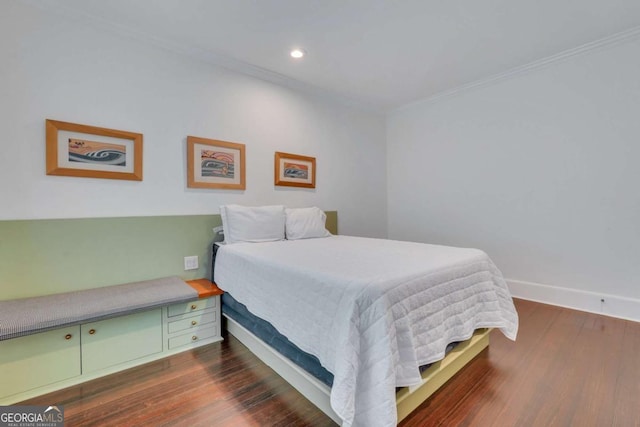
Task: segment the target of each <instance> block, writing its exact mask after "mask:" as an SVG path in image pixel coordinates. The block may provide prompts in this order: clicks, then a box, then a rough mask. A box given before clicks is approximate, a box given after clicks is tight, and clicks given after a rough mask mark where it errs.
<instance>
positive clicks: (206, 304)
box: [167, 297, 218, 317]
mask: <svg viewBox="0 0 640 427" xmlns="http://www.w3.org/2000/svg"><path fill="white" fill-rule="evenodd" d="M217 299H218V298H217V297H213V298H206V299H197V300H194V301H191V302H185V303H182V304H174V305H170V306H169V307H168V309H167V315H168V316H169V317H174V316H179V315H181V314H186V313H192V312H195V311H198V310H204V309H207V308H215V307H216V305H217V304H216V301H217Z"/></svg>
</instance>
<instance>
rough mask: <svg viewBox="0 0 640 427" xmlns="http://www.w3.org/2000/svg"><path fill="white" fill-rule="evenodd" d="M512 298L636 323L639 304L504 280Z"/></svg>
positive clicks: (595, 294) (627, 299) (638, 320)
mask: <svg viewBox="0 0 640 427" xmlns="http://www.w3.org/2000/svg"><path fill="white" fill-rule="evenodd" d="M507 284H508V285H509V290H510V291H511V294H512V295H513V296H514V297H515V298H521V299H525V300H529V301H536V302H541V303H544V304H551V305H557V306H560V307H566V308H572V309H574V310H580V311H586V312H589V313H596V314H602V315H604V316H611V317H617V318H619V319H625V320H631V321H634V322H640V300H638V299H634V298H626V297H621V296H617V295H609V294H604V293H596V292H589V291H581V290H577V289H569V288H562V287H559V286H550V285H543V284H540V283H533V282H525V281H522V280H511V279H507Z"/></svg>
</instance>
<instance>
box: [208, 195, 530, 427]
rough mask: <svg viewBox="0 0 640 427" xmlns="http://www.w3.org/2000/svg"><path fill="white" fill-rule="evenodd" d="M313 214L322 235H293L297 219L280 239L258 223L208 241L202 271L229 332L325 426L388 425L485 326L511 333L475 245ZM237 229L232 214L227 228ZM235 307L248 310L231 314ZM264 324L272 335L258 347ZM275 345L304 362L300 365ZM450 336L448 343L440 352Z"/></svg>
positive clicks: (491, 270)
mask: <svg viewBox="0 0 640 427" xmlns="http://www.w3.org/2000/svg"><path fill="white" fill-rule="evenodd" d="M276 210H277V209H276ZM278 212H279V211H278ZM285 212H286V213H288V211H285V210H283V213H285ZM314 212H315V214H314V215H316V217H317V221H320V220H321V221H322V229H323V230H320V229H319V227H317V226H311V229H314V230H315V231H312V232H311V233H309V232H308V231H309V229H310V228H309V224H306V225H305V226H304V227H302V228H303V232H302V233H301V234H296V233H294V232H293V230H296V229H297V228H300V227H297V226H299V224H296V221H293V222H292V223H291V224H290V223H289V221H288V219H289V216H288V215H285V218H284V219H283V221H284V222H285V223H284V224H283V225H286V227H284V228H285V229H286V230H292V233H291V234H287V233H286V231H284V233H285V237H293V238H289V239H288V240H283V239H276V240H274V239H273V237H274V236H276V237H278V236H279V232H276V233H273V236H267V237H265V236H264V230H265V227H262V226H261V227H257V228H256V230H259V232H258V234H259V235H258V236H257V238H256V239H255V240H257V241H251V240H246V239H244V237H243V238H241V239H240V240H237V239H232V238H229V239H226V240H228V243H229V244H224V245H216V247H215V250H214V264H213V268H212V272H213V280H214V281H215V282H216V283H217V285H218V286H219V287H220V288H221V289H223V290H225V292H227V294H228V297H226V298H225V303H223V313H224V315H225V317H226V318H227V327H228V330H229V332H230V333H232V334H233V335H234V336H236V337H237V338H238V339H240V341H242V342H243V343H244V344H245V345H247V346H248V347H249V349H250V350H252V351H253V352H254V353H256V355H257V356H258V357H260V358H261V359H263V360H264V361H265V362H266V363H267V364H269V365H270V366H271V367H272V368H274V370H276V372H278V373H279V374H280V375H282V376H283V377H284V378H285V379H286V380H287V381H289V382H290V383H292V385H294V387H296V388H297V389H298V390H300V391H301V392H302V393H303V394H304V395H305V396H306V397H307V398H309V399H310V400H311V401H312V402H313V403H315V404H316V405H317V406H318V407H319V408H320V409H321V410H323V411H324V412H325V413H327V415H329V416H330V417H331V418H333V419H334V421H336V422H338V423H340V424H342V425H343V426H352V425H353V426H378V425H380V426H391V425H396V423H397V422H398V421H399V420H400V419H402V418H403V417H404V416H406V415H407V414H408V413H409V412H410V411H411V410H413V409H414V408H415V407H416V406H417V405H419V404H420V402H422V401H423V400H424V399H426V397H428V395H430V394H431V393H433V391H435V390H436V389H437V388H438V387H439V385H441V384H442V383H443V382H444V381H446V380H447V379H448V378H449V377H450V376H452V375H453V374H454V373H455V372H457V370H459V369H460V368H461V367H462V366H464V364H466V363H467V362H468V361H469V360H471V359H472V358H473V357H474V356H475V355H476V354H478V353H479V352H480V351H481V350H482V349H483V348H485V347H486V346H487V345H488V336H489V330H490V329H491V328H497V329H499V330H501V331H502V332H503V333H504V335H505V336H507V337H508V338H510V339H515V337H516V334H517V328H518V317H517V313H516V311H515V308H514V306H513V302H512V299H511V296H510V294H509V291H508V289H507V287H506V284H505V282H504V279H503V278H502V275H501V273H500V271H499V270H498V269H497V268H496V267H495V265H494V264H493V263H492V262H491V260H490V259H489V257H488V256H487V255H486V254H485V253H484V252H482V251H479V250H477V249H466V248H452V247H446V246H437V245H427V244H420V243H412V242H400V241H392V240H384V239H368V238H360V237H349V236H338V235H329V233H326V230H324V217H323V213H321V212H320V213H319V212H318V210H316V211H314ZM221 213H222V219H223V225H225V233H227V232H229V233H230V234H232V232H233V230H234V222H235V219H234V218H236V217H235V216H234V215H229V212H228V211H227V212H226V214H227V215H226V216H227V218H226V219H227V221H225V212H224V211H223V209H222V208H221ZM307 216H308V215H307ZM249 217H250V220H251V221H254V220H256V219H257V218H258V219H259V217H260V216H259V215H258V216H257V217H255V216H252V215H249ZM292 217H295V215H294V214H293V213H292ZM231 219H234V220H231ZM298 219H299V218H298ZM307 219H308V218H307ZM278 221H280V220H278ZM225 222H226V224H225ZM298 222H299V221H298ZM307 222H308V221H307ZM247 224H248V223H247ZM247 224H243V223H242V221H238V222H237V223H236V224H235V225H238V226H240V228H236V230H238V229H240V230H245V229H246V228H247V227H249V228H250V227H251V225H247ZM278 224H279V222H278ZM263 225H264V224H263ZM278 227H279V226H278ZM296 227H297V228H296ZM314 227H315V228H314ZM266 228H269V227H266ZM249 234H251V233H249ZM298 236H302V237H300V238H295V237H298ZM309 236H312V237H309ZM229 298H230V299H229ZM243 309H244V310H246V312H247V313H248V315H247V314H246V313H243V314H242V315H240V314H239V312H240V311H242V310H243ZM243 316H245V317H246V316H249V317H250V318H251V319H252V320H250V321H247V320H246V319H244V318H243ZM261 321H262V322H264V323H263V324H261V327H256V326H255V325H256V324H257V323H256V322H258V323H259V322H261ZM265 324H266V325H268V326H269V327H271V328H273V331H275V332H273V331H272V335H271V336H269V335H267V338H266V341H267V342H268V343H267V342H265V336H264V335H261V332H260V330H262V332H264V329H265V327H264V325H265ZM252 325H253V326H252ZM274 335H276V337H274ZM260 336H262V338H260ZM278 341H281V342H285V344H287V345H290V347H291V348H292V349H293V350H292V351H293V352H294V353H295V352H299V353H300V354H303V355H306V356H308V358H310V360H311V362H313V363H315V365H314V366H309V365H308V364H305V363H300V361H299V360H298V359H297V356H295V355H294V357H292V356H291V351H289V350H291V349H288V350H287V349H285V350H286V351H283V350H282V348H281V345H279V344H278ZM454 342H460V344H458V345H457V346H456V347H455V348H454V349H453V350H452V351H450V352H449V353H448V354H447V355H446V357H445V351H446V349H447V347H448V346H449V344H451V343H454ZM278 350H280V351H278ZM280 352H283V353H284V354H285V355H286V356H283V355H282V354H281V353H280ZM291 360H294V361H295V363H294V362H291ZM313 363H312V365H313ZM299 364H300V365H302V366H303V367H300V366H298V365H299ZM428 365H431V366H430V367H429V368H428V369H426V370H424V369H421V367H424V366H428ZM318 367H319V368H321V369H324V370H325V371H327V372H328V373H329V374H330V377H331V378H330V381H326V380H324V379H323V378H321V376H319V375H318V373H317V368H318ZM314 369H315V371H314ZM310 372H311V373H310Z"/></svg>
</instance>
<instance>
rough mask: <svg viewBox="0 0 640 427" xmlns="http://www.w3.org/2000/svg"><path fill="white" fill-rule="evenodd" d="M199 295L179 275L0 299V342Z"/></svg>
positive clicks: (139, 310)
mask: <svg viewBox="0 0 640 427" xmlns="http://www.w3.org/2000/svg"><path fill="white" fill-rule="evenodd" d="M209 283H210V282H209ZM201 295H202V293H201V292H199V291H198V290H196V289H194V287H193V286H191V285H190V284H188V283H186V282H185V281H184V280H182V279H180V278H179V277H165V278H160V279H154V280H146V281H142V282H134V283H127V284H124V285H116V286H106V287H102V288H95V289H87V290H82V291H75V292H67V293H62V294H54V295H46V296H39V297H32V298H22V299H16V300H9V301H0V341H3V340H7V339H11V338H16V337H20V336H24V335H30V334H35V333H39V332H44V331H48V330H52V329H56V328H60V327H65V326H71V325H79V324H81V323H87V322H94V321H97V320H103V319H108V318H112V317H117V316H122V315H125V314H132V313H137V312H141V311H146V310H150V309H153V308H157V307H164V306H168V305H171V304H176V303H182V302H187V301H191V300H194V299H197V298H198V297H200V296H201Z"/></svg>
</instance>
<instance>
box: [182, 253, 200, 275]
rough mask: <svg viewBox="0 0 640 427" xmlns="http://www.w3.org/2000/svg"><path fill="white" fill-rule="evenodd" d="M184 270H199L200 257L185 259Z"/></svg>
mask: <svg viewBox="0 0 640 427" xmlns="http://www.w3.org/2000/svg"><path fill="white" fill-rule="evenodd" d="M184 269H185V271H186V270H197V269H198V255H194V256H186V257H184Z"/></svg>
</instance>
